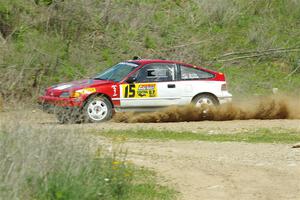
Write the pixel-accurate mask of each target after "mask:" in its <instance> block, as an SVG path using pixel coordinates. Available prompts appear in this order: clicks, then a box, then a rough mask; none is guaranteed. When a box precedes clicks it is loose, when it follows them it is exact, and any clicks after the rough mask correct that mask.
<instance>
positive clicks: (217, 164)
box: [125, 142, 300, 200]
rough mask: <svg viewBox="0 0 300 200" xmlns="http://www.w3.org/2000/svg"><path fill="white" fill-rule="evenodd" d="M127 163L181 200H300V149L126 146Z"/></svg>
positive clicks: (243, 145)
mask: <svg viewBox="0 0 300 200" xmlns="http://www.w3.org/2000/svg"><path fill="white" fill-rule="evenodd" d="M125 146H126V147H127V148H128V149H129V159H132V160H133V161H134V162H135V163H137V164H139V165H143V166H146V167H151V168H152V169H154V170H155V171H157V172H159V174H161V175H163V176H164V177H166V178H167V180H168V181H167V182H168V183H169V184H171V185H172V186H173V187H175V188H176V189H177V190H178V191H179V192H180V193H181V196H180V199H186V200H199V199H213V200H216V199H237V200H240V199H243V200H245V199H249V200H250V199H251V200H253V199H272V200H274V199H282V200H287V199H294V200H296V199H299V197H300V178H299V175H300V149H292V148H290V145H273V144H247V143H231V142H230V143H228V142H226V143H215V142H128V143H125Z"/></svg>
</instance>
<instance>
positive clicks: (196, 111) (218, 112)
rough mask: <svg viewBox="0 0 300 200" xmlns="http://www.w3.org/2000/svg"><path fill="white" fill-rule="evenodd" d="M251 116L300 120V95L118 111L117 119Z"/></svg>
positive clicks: (146, 120) (145, 120)
mask: <svg viewBox="0 0 300 200" xmlns="http://www.w3.org/2000/svg"><path fill="white" fill-rule="evenodd" d="M249 119H260V120H270V119H300V98H299V97H288V96H283V95H282V96H270V97H260V98H255V99H252V100H247V101H233V102H232V103H227V104H222V105H219V106H213V107H202V108H198V107H195V106H193V105H188V106H181V107H168V108H166V109H164V110H161V111H157V112H150V113H117V114H116V115H115V117H114V118H113V121H115V122H124V123H161V122H188V121H204V120H210V121H229V120H249Z"/></svg>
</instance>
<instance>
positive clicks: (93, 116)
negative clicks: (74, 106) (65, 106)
mask: <svg viewBox="0 0 300 200" xmlns="http://www.w3.org/2000/svg"><path fill="white" fill-rule="evenodd" d="M82 112H83V117H84V121H85V122H94V123H96V122H103V121H107V120H110V119H111V118H112V113H113V112H112V104H111V102H110V101H109V100H108V99H107V98H106V97H104V96H95V97H91V98H90V99H89V100H88V101H87V103H86V104H85V106H84V107H83V110H82Z"/></svg>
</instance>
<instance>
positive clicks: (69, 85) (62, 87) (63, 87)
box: [54, 84, 72, 90]
mask: <svg viewBox="0 0 300 200" xmlns="http://www.w3.org/2000/svg"><path fill="white" fill-rule="evenodd" d="M69 87H72V85H71V84H67V85H61V86H58V87H56V88H54V89H55V90H64V89H67V88H69Z"/></svg>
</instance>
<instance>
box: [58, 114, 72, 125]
mask: <svg viewBox="0 0 300 200" xmlns="http://www.w3.org/2000/svg"><path fill="white" fill-rule="evenodd" d="M55 116H56V119H57V120H58V122H59V123H60V124H67V123H72V119H71V113H70V112H68V111H57V112H55Z"/></svg>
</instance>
